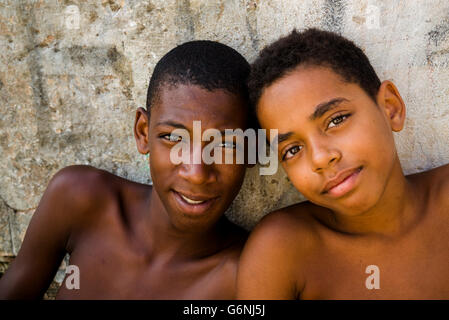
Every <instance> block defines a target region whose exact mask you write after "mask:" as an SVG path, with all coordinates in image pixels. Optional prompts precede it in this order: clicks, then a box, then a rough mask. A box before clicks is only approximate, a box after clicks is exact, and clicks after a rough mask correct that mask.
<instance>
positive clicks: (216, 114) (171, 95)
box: [151, 84, 247, 127]
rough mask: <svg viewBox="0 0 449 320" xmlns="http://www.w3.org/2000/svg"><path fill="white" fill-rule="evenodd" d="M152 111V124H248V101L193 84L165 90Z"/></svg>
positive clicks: (163, 89) (167, 87)
mask: <svg viewBox="0 0 449 320" xmlns="http://www.w3.org/2000/svg"><path fill="white" fill-rule="evenodd" d="M158 96H159V97H158V99H157V100H156V101H155V103H154V104H153V106H152V108H151V115H152V118H153V119H152V120H156V119H155V118H158V121H159V122H160V121H164V120H173V119H176V120H177V121H195V120H201V121H202V122H211V123H212V124H214V125H213V126H222V125H228V126H231V127H233V126H236V124H237V126H239V124H240V123H241V122H242V120H246V116H247V106H246V105H245V101H243V99H242V98H241V97H240V96H238V95H236V94H232V93H230V92H228V91H227V90H225V89H214V90H208V89H205V88H203V87H201V86H198V85H194V84H177V85H168V86H163V87H162V88H161V90H160V92H159V95H158Z"/></svg>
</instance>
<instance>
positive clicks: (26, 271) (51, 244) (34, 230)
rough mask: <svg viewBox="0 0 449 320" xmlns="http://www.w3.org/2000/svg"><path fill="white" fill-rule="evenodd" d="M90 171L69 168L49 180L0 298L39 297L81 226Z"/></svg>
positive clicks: (1, 281)
mask: <svg viewBox="0 0 449 320" xmlns="http://www.w3.org/2000/svg"><path fill="white" fill-rule="evenodd" d="M89 170H90V169H86V168H82V167H81V166H71V167H67V168H65V169H62V170H61V171H59V172H58V173H57V174H56V175H55V176H54V177H53V178H52V179H51V181H50V183H49V185H48V187H47V189H46V191H45V193H44V195H43V197H42V199H41V201H40V203H39V206H38V207H37V209H36V211H35V212H34V215H33V218H32V219H31V222H30V224H29V226H28V229H27V232H26V234H25V238H24V241H23V243H22V246H21V248H20V251H19V253H18V255H17V257H16V258H15V259H14V261H13V262H12V263H11V265H10V266H9V268H8V270H7V272H6V273H5V274H4V275H3V277H2V278H1V279H0V299H37V298H41V297H42V296H43V294H44V293H45V291H46V290H47V288H48V286H49V285H50V283H51V281H52V279H53V277H54V275H55V273H56V271H57V269H58V267H59V265H60V264H61V261H62V259H63V258H64V255H65V253H66V250H67V246H68V244H69V238H70V235H71V234H72V232H73V231H74V229H75V228H76V227H78V226H80V225H81V224H82V221H81V220H82V219H84V218H83V217H85V216H86V215H83V214H82V213H83V211H84V212H85V211H86V208H87V207H88V206H89V201H88V198H87V195H88V192H89V190H88V189H92V184H91V187H88V186H89V182H88V181H86V180H89V175H90V176H91V177H92V174H86V173H87V172H88V171H89Z"/></svg>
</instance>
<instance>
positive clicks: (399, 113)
mask: <svg viewBox="0 0 449 320" xmlns="http://www.w3.org/2000/svg"><path fill="white" fill-rule="evenodd" d="M377 104H378V105H379V107H380V108H382V109H383V110H384V111H385V114H386V116H387V118H388V121H389V123H390V127H391V130H393V131H395V132H398V131H401V130H402V128H403V127H404V121H405V104H404V101H403V100H402V97H401V95H400V94H399V91H398V89H397V88H396V86H395V85H394V83H393V82H391V81H388V80H386V81H384V82H382V84H381V85H380V88H379V91H378V93H377Z"/></svg>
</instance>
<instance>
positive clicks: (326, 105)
mask: <svg viewBox="0 0 449 320" xmlns="http://www.w3.org/2000/svg"><path fill="white" fill-rule="evenodd" d="M343 101H349V100H348V99H346V98H341V97H339V98H334V99H331V100H329V101H326V102H322V103H320V104H319V105H317V106H316V107H315V111H314V112H313V114H312V115H311V116H310V117H309V120H312V121H313V120H316V119H317V118H319V117H321V116H322V115H323V114H325V113H326V112H328V111H329V110H331V109H333V108H335V107H337V106H338V105H339V104H340V103H342V102H343Z"/></svg>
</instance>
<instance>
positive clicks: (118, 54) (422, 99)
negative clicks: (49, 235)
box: [0, 0, 449, 282]
mask: <svg viewBox="0 0 449 320" xmlns="http://www.w3.org/2000/svg"><path fill="white" fill-rule="evenodd" d="M306 27H318V28H322V29H326V30H332V31H336V32H339V33H341V34H343V35H344V36H346V37H348V38H350V39H352V40H354V41H355V42H356V43H357V44H359V45H360V46H361V47H362V49H363V50H364V51H365V53H366V54H367V55H368V57H369V58H370V60H371V62H372V64H373V66H374V68H375V69H376V71H377V72H378V74H379V77H380V78H381V79H383V80H384V79H389V80H392V81H393V82H394V83H395V84H396V85H397V87H398V88H399V91H400V93H401V94H402V97H403V98H404V101H405V103H406V105H407V121H406V125H405V129H404V130H403V131H402V132H400V133H398V134H396V135H395V138H396V142H397V146H398V152H399V156H400V159H401V163H402V165H403V168H404V170H405V172H406V173H413V172H418V171H423V170H426V169H430V168H434V167H437V166H439V165H442V164H445V163H447V162H448V159H449V157H448V155H449V143H448V142H449V107H448V104H447V101H448V98H449V72H448V71H449V2H448V1H445V0H429V1H417V0H416V1H414V0H413V1H405V0H394V1H386V0H385V1H380V0H357V1H355V0H354V1H350V0H334V1H331V0H301V1H299V0H296V1H294V0H190V1H188V0H177V1H175V0H152V1H124V0H103V1H62V0H60V1H56V0H48V1H38V0H21V1H13V0H0V48H1V50H0V274H1V273H2V271H3V270H4V269H5V268H6V267H7V264H8V262H9V261H11V260H12V259H13V258H14V256H15V255H17V252H18V250H19V248H20V245H21V242H22V239H23V236H24V234H25V231H26V227H27V225H28V223H29V221H30V219H31V217H32V215H33V212H34V210H35V208H36V207H37V205H38V203H39V200H40V197H41V196H42V193H43V192H44V190H45V188H46V185H47V183H48V181H49V179H50V178H51V177H52V176H53V175H54V174H55V173H56V172H57V171H58V170H59V169H61V168H63V167H65V166H68V165H72V164H89V165H92V166H95V167H98V168H102V169H105V170H107V171H110V172H112V173H115V174H117V175H119V176H122V177H125V178H128V179H131V180H135V181H139V182H144V183H150V182H151V181H150V175H149V168H148V165H147V162H146V159H145V157H144V156H142V155H140V154H139V153H138V152H137V149H136V146H135V142H134V138H133V134H132V125H133V121H134V116H135V110H136V109H137V108H138V107H141V106H145V98H146V89H147V86H148V80H149V76H150V75H151V72H152V70H153V68H154V66H155V63H156V62H157V61H158V59H160V58H161V57H162V55H164V54H165V53H166V52H167V51H168V50H170V49H171V48H173V47H174V46H176V45H178V44H181V43H183V42H185V41H188V40H193V39H209V40H216V41H220V42H222V43H225V44H227V45H230V46H232V47H233V48H235V49H236V50H238V51H239V52H240V53H242V54H243V55H244V56H245V57H246V58H247V59H248V60H249V61H250V62H251V61H253V60H254V58H255V57H256V55H257V53H258V51H259V50H260V49H262V48H263V47H264V46H265V45H267V44H269V43H270V42H272V41H274V40H276V39H277V38H278V37H279V36H282V35H285V34H287V33H288V32H290V31H291V30H292V29H293V28H297V29H299V30H301V29H304V28H306ZM301 200H303V198H302V196H301V195H300V194H299V193H298V192H297V191H296V190H295V189H294V188H293V187H292V186H291V185H290V183H289V181H288V180H287V178H286V176H285V174H284V173H283V171H282V169H280V170H279V171H278V172H277V173H276V174H275V175H272V176H260V175H259V170H258V167H255V168H252V169H250V170H248V172H247V177H246V179H245V183H244V186H243V188H242V190H241V192H240V194H239V195H238V197H237V199H236V200H235V202H234V203H233V205H232V207H231V208H230V209H229V211H228V213H227V214H228V216H229V217H230V218H231V219H232V220H233V221H235V222H236V223H237V224H240V225H242V226H244V227H246V228H248V229H251V228H252V227H253V226H254V225H255V224H256V223H257V221H258V220H259V219H260V218H261V217H262V216H263V215H265V214H266V213H267V212H269V211H271V210H273V209H275V208H279V207H283V206H286V205H288V204H291V203H295V202H298V201H301ZM49 227H50V226H49ZM62 276H63V273H60V274H59V275H58V277H57V279H56V280H57V281H59V282H60V281H61V279H62V278H61V277H62Z"/></svg>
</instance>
